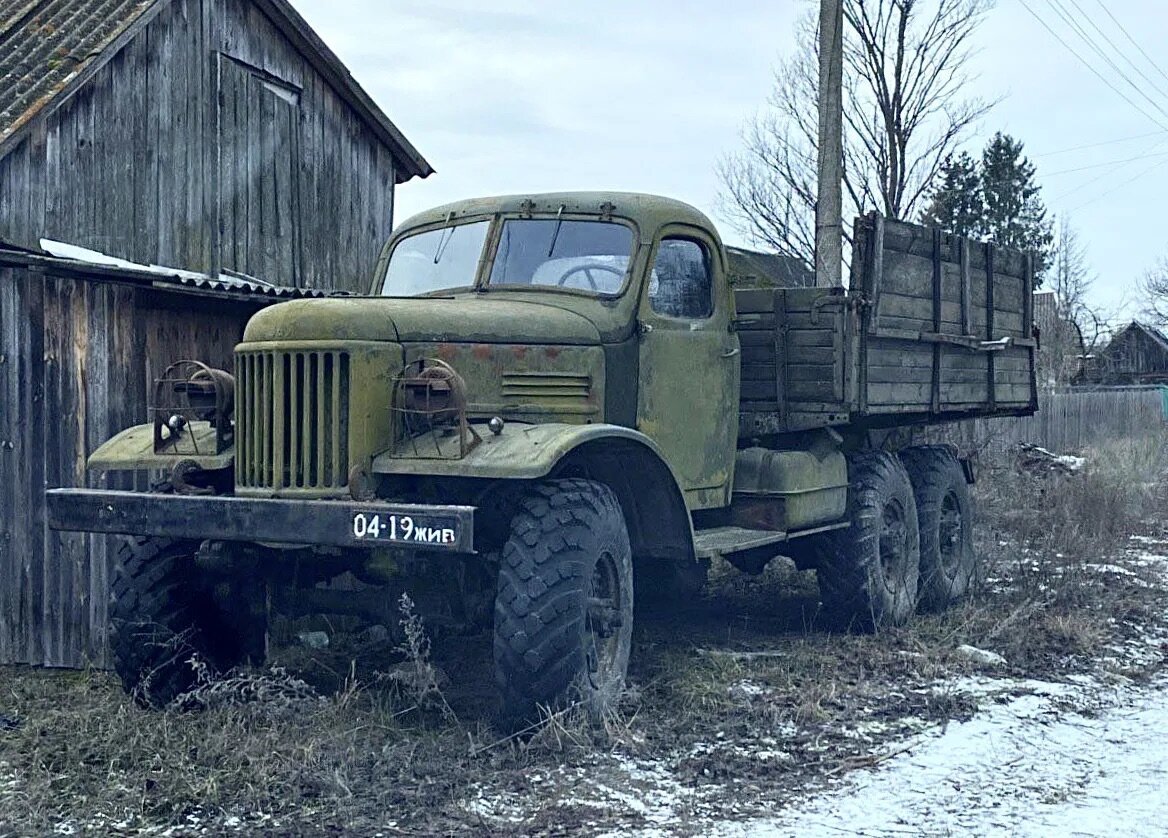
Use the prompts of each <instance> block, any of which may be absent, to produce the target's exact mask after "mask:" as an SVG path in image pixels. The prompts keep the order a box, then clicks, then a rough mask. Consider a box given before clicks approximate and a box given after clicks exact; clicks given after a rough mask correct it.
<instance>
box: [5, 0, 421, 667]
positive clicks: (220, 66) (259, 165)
mask: <svg viewBox="0 0 1168 838" xmlns="http://www.w3.org/2000/svg"><path fill="white" fill-rule="evenodd" d="M430 171H431V170H430V167H429V165H428V164H427V163H426V161H425V160H424V159H423V158H422V157H420V156H419V155H418V153H417V152H416V151H415V150H414V148H413V147H412V146H411V145H410V144H409V143H408V142H407V141H406V140H405V138H404V137H403V136H402V135H401V133H400V132H399V131H397V129H396V128H394V126H393V124H392V123H391V122H390V121H389V120H388V119H387V118H386V117H385V115H384V114H383V113H382V112H381V111H380V110H378V108H377V107H376V105H374V104H373V102H372V101H371V100H370V98H369V97H368V96H367V95H366V94H365V93H364V92H363V91H362V90H361V88H360V87H359V86H358V85H357V84H356V82H355V81H354V80H353V79H352V78H351V77H350V76H349V74H348V72H347V71H346V70H345V68H344V67H343V66H342V65H341V64H340V62H339V61H338V59H337V58H336V56H334V55H333V54H332V53H331V52H330V51H329V50H328V48H327V47H325V46H324V44H323V43H321V41H320V40H319V38H318V37H317V36H316V35H314V34H313V32H312V31H311V30H310V29H309V28H308V26H307V25H306V24H305V23H304V21H303V20H302V19H301V18H300V17H299V16H298V15H297V14H296V12H295V11H294V10H293V9H292V8H291V6H289V5H288V3H287V2H285V0H0V663H29V664H34V665H51V666H84V665H94V666H104V665H105V663H106V632H107V623H106V619H107V617H106V606H107V602H108V584H109V556H110V552H111V546H112V544H113V542H112V541H111V540H107V539H105V538H101V537H91V536H85V535H80V534H73V533H56V532H52V531H48V530H46V529H45V527H44V506H43V492H44V489H45V488H46V487H52V486H83V485H90V486H109V487H112V488H145V487H146V486H147V485H148V480H149V479H150V475H145V474H139V475H124V474H117V475H111V476H102V475H93V474H88V473H87V472H86V470H85V459H86V457H87V455H88V454H89V452H91V451H92V450H93V449H94V448H95V447H96V446H97V445H99V444H100V443H101V442H102V441H104V440H105V439H106V438H108V437H109V436H111V435H113V434H114V433H115V432H117V431H118V430H121V429H122V428H124V427H126V426H127V425H131V424H136V423H139V422H144V421H146V406H147V404H148V400H149V395H148V393H149V388H150V386H151V384H152V382H153V380H154V378H155V377H156V376H157V375H159V374H160V372H161V370H162V368H163V367H165V365H166V364H167V363H169V362H171V361H175V360H179V359H181V358H197V359H200V360H203V361H206V362H209V363H211V364H213V365H217V366H229V365H230V363H231V353H232V348H233V346H234V345H235V343H236V342H237V341H238V340H239V338H240V336H241V334H242V330H243V326H244V324H245V323H246V321H247V319H248V318H249V317H250V316H251V314H253V313H254V312H255V311H257V310H258V309H259V308H260V307H262V306H265V305H269V304H271V303H273V302H277V301H279V300H280V299H284V298H289V297H303V296H312V295H319V294H322V293H328V291H329V290H331V289H339V290H346V291H352V290H358V289H364V288H365V287H366V286H365V283H366V282H367V281H368V280H369V278H370V277H371V273H372V270H373V266H374V264H375V262H376V259H377V256H378V253H379V250H380V248H381V245H382V244H383V242H384V240H385V239H386V238H387V237H388V235H389V232H390V229H391V225H392V212H393V193H394V187H395V185H396V184H398V183H402V182H404V181H406V180H408V179H410V178H412V177H422V176H425V175H427V174H429V173H430ZM42 239H50V240H54V241H59V242H66V243H69V244H72V245H78V246H81V247H84V248H87V249H90V250H96V251H100V252H101V253H104V254H109V255H111V256H114V257H118V258H121V259H124V260H128V261H132V262H135V263H142V264H151V265H164V266H175V267H178V268H184V269H190V270H188V271H186V272H179V271H171V270H159V269H155V270H144V269H141V268H134V267H100V266H95V265H93V264H86V263H82V262H76V261H71V260H68V259H61V258H54V257H51V256H48V255H46V254H45V253H43V252H41V251H40V250H39V248H38V245H39V243H40V241H41V240H42ZM235 274H245V275H248V276H252V277H257V278H260V279H262V280H265V281H266V282H269V283H275V284H276V286H279V287H272V286H269V285H267V284H263V283H257V282H250V281H247V280H246V279H241V278H239V277H238V276H235Z"/></svg>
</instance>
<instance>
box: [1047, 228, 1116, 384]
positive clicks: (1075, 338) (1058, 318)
mask: <svg viewBox="0 0 1168 838" xmlns="http://www.w3.org/2000/svg"><path fill="white" fill-rule="evenodd" d="M1094 281H1095V278H1094V277H1093V276H1092V275H1091V272H1090V270H1089V269H1088V268H1087V251H1086V248H1085V247H1084V246H1083V244H1082V242H1081V241H1080V239H1079V234H1078V232H1077V231H1076V230H1075V228H1074V227H1073V226H1072V225H1071V223H1070V221H1069V220H1068V219H1066V218H1063V219H1061V220H1060V221H1059V225H1058V237H1057V240H1056V241H1055V245H1054V257H1053V260H1052V264H1051V266H1050V268H1049V269H1048V271H1047V276H1046V286H1045V289H1044V290H1046V291H1049V292H1051V293H1052V297H1053V300H1052V305H1051V308H1050V311H1049V312H1046V313H1045V317H1043V316H1042V314H1043V313H1042V312H1037V311H1036V315H1039V317H1040V323H1039V325H1040V327H1041V329H1042V332H1041V335H1040V341H1041V349H1040V351H1039V353H1038V370H1037V372H1038V380H1039V382H1040V383H1041V384H1043V385H1045V386H1059V385H1065V384H1070V383H1071V382H1072V381H1073V380H1074V379H1075V377H1076V376H1077V375H1078V374H1079V372H1080V371H1082V369H1083V365H1084V362H1085V360H1086V358H1087V357H1089V356H1091V355H1093V354H1094V353H1095V350H1097V349H1098V348H1099V346H1100V344H1101V343H1102V342H1104V340H1105V339H1106V326H1105V323H1104V319H1103V317H1102V316H1101V314H1100V312H1099V311H1097V310H1096V309H1095V308H1093V307H1092V306H1091V305H1090V303H1088V301H1087V293H1088V291H1089V290H1090V288H1091V285H1092V283H1093V282H1094Z"/></svg>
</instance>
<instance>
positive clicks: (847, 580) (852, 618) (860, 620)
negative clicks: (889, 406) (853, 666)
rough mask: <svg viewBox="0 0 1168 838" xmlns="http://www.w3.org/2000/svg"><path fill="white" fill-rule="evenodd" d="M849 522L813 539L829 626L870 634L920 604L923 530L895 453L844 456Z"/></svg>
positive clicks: (898, 622)
mask: <svg viewBox="0 0 1168 838" xmlns="http://www.w3.org/2000/svg"><path fill="white" fill-rule="evenodd" d="M848 483H849V487H848V521H849V522H850V524H851V526H850V527H848V528H847V529H844V530H838V531H836V532H833V533H827V534H825V535H823V536H821V537H818V538H816V539H815V540H814V542H813V546H814V548H815V549H816V552H817V557H816V571H817V574H818V576H819V592H820V598H821V599H822V600H823V608H824V616H825V618H826V621H827V622H828V624H829V625H831V626H833V627H836V628H841V629H850V630H861V631H871V630H875V629H878V628H881V627H883V626H898V625H901V624H903V623H904V622H906V621H907V620H908V619H909V618H910V617H911V616H912V614H913V611H914V610H915V609H916V605H917V582H918V575H919V572H920V531H919V527H918V522H917V510H916V502H915V500H914V498H913V491H912V486H911V484H910V483H909V478H908V474H907V473H906V472H905V469H904V466H903V465H901V463H900V460H898V459H897V458H896V457H895V456H893V455H892V454H886V453H884V452H865V453H862V454H854V455H851V456H849V457H848Z"/></svg>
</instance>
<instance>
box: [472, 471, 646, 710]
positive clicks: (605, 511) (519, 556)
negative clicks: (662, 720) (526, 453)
mask: <svg viewBox="0 0 1168 838" xmlns="http://www.w3.org/2000/svg"><path fill="white" fill-rule="evenodd" d="M499 565H500V566H499V586H498V592H497V594H496V597H495V637H494V649H495V677H496V681H497V683H498V686H499V690H500V692H501V693H502V698H503V713H504V716H505V717H506V718H507V719H509V720H511V721H513V722H514V721H518V720H526V719H531V718H533V717H534V716H536V714H537V713H538V710H539V707H540V706H544V705H547V706H560V705H563V704H564V703H565V702H580V703H581V704H582V705H584V706H585V707H586V708H587V709H588V710H589V711H590V712H591V713H592V714H593V715H594V716H601V715H603V714H604V713H605V712H606V711H607V710H608V709H609V708H610V707H612V706H613V704H614V703H615V702H616V700H617V698H618V696H619V695H620V691H621V689H622V687H623V685H624V678H625V672H626V670H627V668H628V661H629V647H630V645H631V642H632V630H633V565H632V551H631V549H630V548H629V536H628V531H627V529H626V527H625V519H624V515H623V513H622V512H621V507H620V502H619V501H618V500H617V498H616V495H615V494H613V492H612V490H611V489H609V488H608V487H607V486H605V485H603V484H601V483H596V482H593V481H590V480H579V479H571V480H549V481H546V482H544V483H540V484H538V485H536V486H535V487H534V488H533V489H532V490H531V491H530V492H529V493H528V494H527V495H526V496H524V498H523V499H522V500H521V502H520V503H519V509H518V512H517V513H516V514H515V516H514V518H513V519H512V521H511V527H510V536H509V537H508V539H507V542H506V544H504V545H503V550H502V553H501V560H500V563H499Z"/></svg>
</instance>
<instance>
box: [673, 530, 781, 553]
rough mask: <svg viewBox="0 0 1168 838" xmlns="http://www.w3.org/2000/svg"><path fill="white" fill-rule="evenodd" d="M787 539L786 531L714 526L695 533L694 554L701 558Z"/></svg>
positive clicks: (764, 545) (737, 551)
mask: <svg viewBox="0 0 1168 838" xmlns="http://www.w3.org/2000/svg"><path fill="white" fill-rule="evenodd" d="M786 540H787V534H786V533H785V532H775V531H774V530H748V529H746V528H745V527H713V528H712V529H708V530H699V531H698V532H696V533H694V554H695V555H696V556H697V557H698V558H699V559H709V558H713V557H714V556H725V555H726V554H727V553H741V552H742V551H743V550H753V549H754V548H756V547H766V546H768V545H770V544H778V543H780V542H782V541H786Z"/></svg>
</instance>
